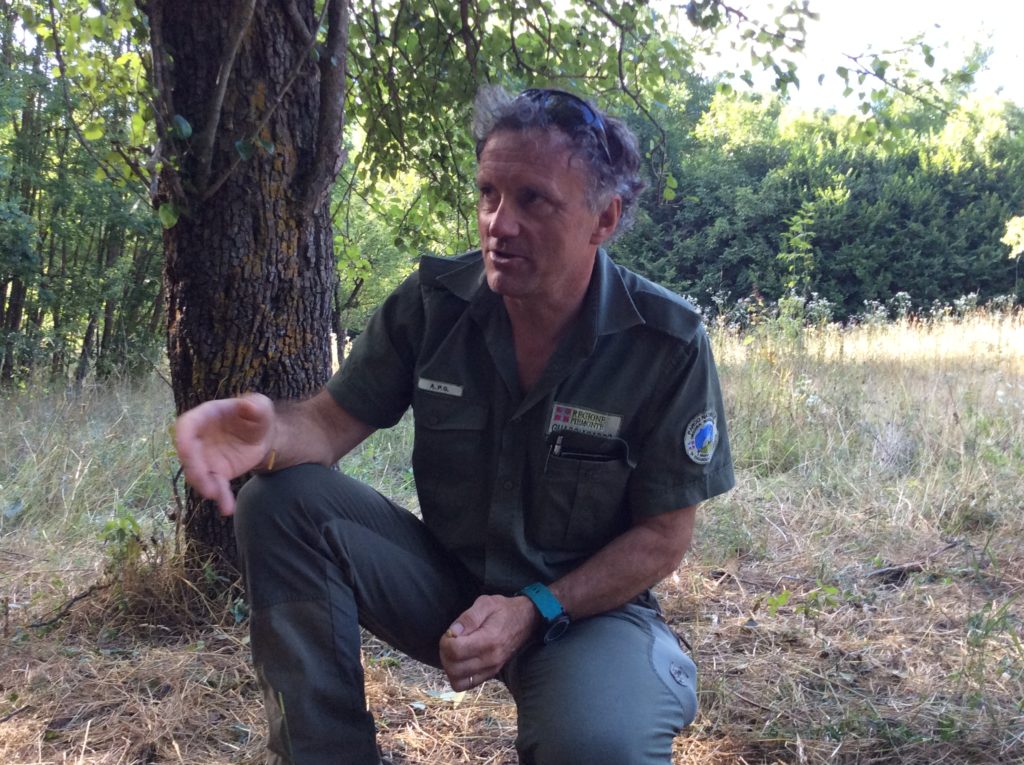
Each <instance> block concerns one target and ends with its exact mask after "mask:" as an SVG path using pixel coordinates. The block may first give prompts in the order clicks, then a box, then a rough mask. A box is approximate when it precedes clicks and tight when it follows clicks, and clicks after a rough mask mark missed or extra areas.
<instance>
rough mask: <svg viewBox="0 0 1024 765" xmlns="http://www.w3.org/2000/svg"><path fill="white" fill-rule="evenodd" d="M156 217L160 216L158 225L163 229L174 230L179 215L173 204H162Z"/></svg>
mask: <svg viewBox="0 0 1024 765" xmlns="http://www.w3.org/2000/svg"><path fill="white" fill-rule="evenodd" d="M157 215H158V216H160V223H161V224H162V225H163V227H164V228H174V224H175V223H177V222H178V216H179V215H180V213H179V211H178V208H177V207H176V206H175V205H174V203H173V202H164V203H162V204H161V205H160V209H159V210H158V211H157Z"/></svg>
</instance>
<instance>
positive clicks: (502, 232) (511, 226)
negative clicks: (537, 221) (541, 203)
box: [487, 199, 519, 239]
mask: <svg viewBox="0 0 1024 765" xmlns="http://www.w3.org/2000/svg"><path fill="white" fill-rule="evenodd" d="M518 233H519V221H518V219H517V218H516V214H515V211H514V210H513V209H512V206H511V205H510V204H509V203H508V201H507V200H504V199H503V200H502V201H501V203H500V204H499V205H498V207H497V208H496V209H495V210H494V212H492V213H491V215H490V218H489V220H488V221H487V234H488V235H489V236H491V237H494V238H495V239H508V238H510V237H513V236H515V235H516V234H518Z"/></svg>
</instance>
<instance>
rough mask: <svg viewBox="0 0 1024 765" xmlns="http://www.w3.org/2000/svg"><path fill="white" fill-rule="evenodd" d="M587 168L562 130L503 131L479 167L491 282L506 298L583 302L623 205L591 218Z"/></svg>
mask: <svg viewBox="0 0 1024 765" xmlns="http://www.w3.org/2000/svg"><path fill="white" fill-rule="evenodd" d="M584 172H585V170H584V167H583V162H582V160H580V159H574V158H573V156H572V151H571V148H570V145H569V142H568V139H567V138H566V137H565V136H563V135H562V134H561V133H560V132H559V131H557V130H529V131H523V132H515V131H499V132H497V133H494V134H493V135H491V137H490V138H489V139H488V140H487V143H486V145H485V146H484V149H483V152H481V154H480V161H479V163H478V165H477V188H478V189H479V199H478V202H477V223H478V226H479V230H480V248H481V250H483V258H484V268H485V272H486V275H487V284H488V286H490V288H491V289H492V290H493V291H494V292H497V293H498V294H499V295H503V296H504V297H505V298H506V299H513V300H523V301H526V302H528V303H530V304H533V305H537V306H542V305H553V306H558V305H559V304H560V303H561V302H562V301H564V300H566V299H575V298H579V297H581V296H582V293H583V292H584V291H585V290H586V285H587V284H589V282H590V274H591V271H592V270H593V265H594V255H595V253H596V251H597V246H598V245H599V244H600V243H601V242H603V241H604V240H605V239H607V238H608V236H610V235H611V233H612V231H614V229H615V225H616V223H617V222H618V210H619V202H618V199H617V198H615V199H614V200H613V201H612V203H611V204H610V207H611V208H612V210H613V212H612V213H611V215H610V216H609V212H608V211H607V210H605V211H602V212H593V211H591V209H590V207H589V206H588V205H587V201H586V196H585V189H586V177H585V175H584Z"/></svg>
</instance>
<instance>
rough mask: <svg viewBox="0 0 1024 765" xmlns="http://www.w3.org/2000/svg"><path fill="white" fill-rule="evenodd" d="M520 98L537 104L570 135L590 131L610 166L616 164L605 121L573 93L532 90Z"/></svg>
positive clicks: (520, 95)
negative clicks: (578, 131) (580, 131)
mask: <svg viewBox="0 0 1024 765" xmlns="http://www.w3.org/2000/svg"><path fill="white" fill-rule="evenodd" d="M519 97H520V98H525V99H527V100H528V101H531V102H533V103H534V104H536V105H537V106H538V107H540V108H541V109H542V110H543V111H544V113H545V114H546V115H547V116H548V119H550V120H551V121H552V122H553V123H554V124H555V125H557V126H558V127H560V128H561V129H562V130H564V131H565V132H567V133H569V134H572V133H573V132H575V131H576V130H578V129H579V128H581V127H583V128H587V129H588V130H590V132H591V133H593V134H594V136H595V137H596V138H597V142H598V144H600V146H601V151H602V152H603V153H604V158H605V161H606V162H608V164H609V165H612V164H614V163H613V162H612V153H611V150H610V149H609V148H608V132H607V130H606V129H605V124H604V120H603V119H601V115H600V114H598V113H597V112H596V111H594V108H593V107H592V106H591V105H590V104H588V103H587V102H586V101H584V100H583V99H582V98H579V97H578V96H574V95H573V94H572V93H566V92H565V91H564V90H551V89H549V88H530V89H529V90H524V91H523V92H522V93H520V94H519Z"/></svg>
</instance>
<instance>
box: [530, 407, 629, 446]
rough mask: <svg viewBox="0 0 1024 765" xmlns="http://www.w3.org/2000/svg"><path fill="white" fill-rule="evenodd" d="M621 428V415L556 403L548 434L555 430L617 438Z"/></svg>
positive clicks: (552, 411) (552, 410)
mask: <svg viewBox="0 0 1024 765" xmlns="http://www.w3.org/2000/svg"><path fill="white" fill-rule="evenodd" d="M621 427H622V416H621V415H618V414H605V413H604V412H595V411H594V410H593V409H583V408H581V407H578V406H570V405H569V404H559V403H558V402H557V401H556V402H555V405H554V407H552V409H551V422H549V423H548V433H551V432H552V431H555V430H571V431H574V432H576V433H587V434H589V435H592V436H607V437H609V438H615V437H617V436H618V435H619V428H621Z"/></svg>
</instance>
